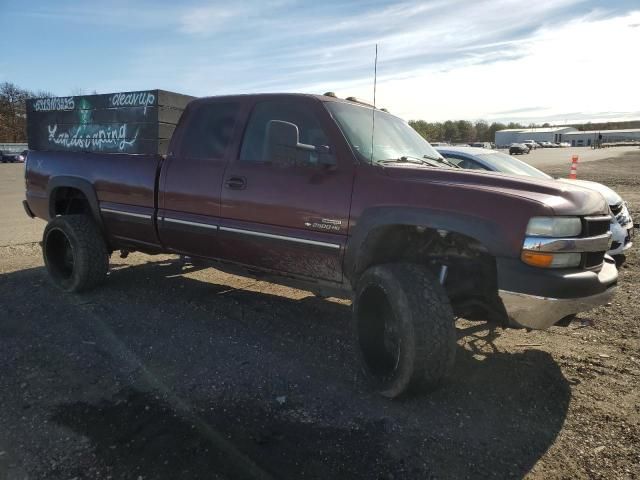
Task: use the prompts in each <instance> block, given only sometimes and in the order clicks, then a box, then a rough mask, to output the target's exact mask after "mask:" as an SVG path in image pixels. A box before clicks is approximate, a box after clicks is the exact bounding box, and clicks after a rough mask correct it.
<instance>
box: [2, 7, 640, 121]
mask: <svg viewBox="0 0 640 480" xmlns="http://www.w3.org/2000/svg"><path fill="white" fill-rule="evenodd" d="M0 20H1V22H0V23H1V24H2V34H1V35H0V52H2V54H0V82H2V81H9V82H13V83H16V84H17V85H18V86H20V87H23V88H28V89H30V90H45V91H49V92H53V93H54V94H56V95H69V94H73V93H77V92H81V91H84V92H87V93H88V92H92V91H94V90H95V91H98V92H99V93H109V92H118V91H132V90H146V89H155V88H161V89H165V90H171V91H176V92H180V93H186V94H190V95H195V96H208V95H223V94H233V93H251V92H305V93H324V92H326V91H333V92H335V93H336V94H337V95H338V96H339V97H346V96H352V95H353V96H356V97H360V98H362V99H364V100H367V101H372V100H373V73H374V58H375V45H376V44H378V64H377V88H376V104H377V105H378V106H380V107H385V108H387V109H389V110H390V111H391V112H392V113H394V114H396V115H399V116H400V117H403V118H405V119H407V120H409V119H424V120H428V121H443V120H447V119H466V120H480V119H484V120H487V121H490V122H491V121H503V122H507V121H517V122H522V123H525V124H529V123H531V122H536V123H543V122H550V123H554V124H559V125H561V124H564V123H567V122H584V121H588V120H590V121H606V120H631V119H640V91H639V89H640V61H639V60H638V59H639V57H638V52H639V51H640V0H609V1H590V0H546V1H531V0H495V1H482V0H423V1H399V2H390V1H384V0H373V1H367V2H365V1H351V2H349V1H334V0H324V1H320V0H315V1H294V0H262V1H258V0H256V1H252V0H250V1H246V2H243V1H240V0H237V1H224V2H222V1H205V0H184V1H180V0H170V1H169V0H155V1H151V0H145V1H135V0H101V1H100V2H93V1H82V2H80V1H69V0H56V1H55V2H52V1H51V0H0Z"/></svg>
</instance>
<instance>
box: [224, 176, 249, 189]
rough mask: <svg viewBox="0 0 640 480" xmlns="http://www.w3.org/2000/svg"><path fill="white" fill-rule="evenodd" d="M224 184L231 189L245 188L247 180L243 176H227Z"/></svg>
mask: <svg viewBox="0 0 640 480" xmlns="http://www.w3.org/2000/svg"><path fill="white" fill-rule="evenodd" d="M226 185H227V188H230V189H232V190H244V189H245V188H247V180H246V179H245V178H244V177H229V178H228V179H227V182H226Z"/></svg>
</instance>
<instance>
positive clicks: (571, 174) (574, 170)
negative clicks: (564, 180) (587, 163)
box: [569, 155, 578, 180]
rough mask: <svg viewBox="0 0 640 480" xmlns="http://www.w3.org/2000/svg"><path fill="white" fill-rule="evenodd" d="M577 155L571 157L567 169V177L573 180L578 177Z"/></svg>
mask: <svg viewBox="0 0 640 480" xmlns="http://www.w3.org/2000/svg"><path fill="white" fill-rule="evenodd" d="M577 173H578V155H574V156H572V157H571V169H570V170H569V178H571V179H573V180H575V179H576V178H578V175H577Z"/></svg>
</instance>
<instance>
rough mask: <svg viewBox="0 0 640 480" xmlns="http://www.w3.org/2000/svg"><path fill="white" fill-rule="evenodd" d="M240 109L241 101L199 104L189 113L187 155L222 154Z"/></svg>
mask: <svg viewBox="0 0 640 480" xmlns="http://www.w3.org/2000/svg"><path fill="white" fill-rule="evenodd" d="M239 110H240V104H239V103H238V102H219V103H210V104H204V105H201V106H199V107H197V110H196V111H194V112H193V113H192V114H191V115H190V116H189V123H188V124H187V127H186V130H185V133H184V136H183V138H182V144H181V148H180V151H181V153H182V155H183V156H185V157H195V158H222V157H223V156H224V152H225V150H226V148H227V146H228V145H229V141H230V140H231V136H232V135H233V127H234V125H235V122H236V118H237V116H238V112H239Z"/></svg>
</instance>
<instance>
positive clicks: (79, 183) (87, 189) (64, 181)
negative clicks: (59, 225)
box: [47, 175, 103, 229]
mask: <svg viewBox="0 0 640 480" xmlns="http://www.w3.org/2000/svg"><path fill="white" fill-rule="evenodd" d="M63 187H67V188H75V189H77V190H80V191H81V192H82V194H83V195H84V196H85V197H86V199H87V201H88V202H89V207H90V209H91V215H92V216H93V219H94V220H95V221H96V223H97V224H98V226H99V227H100V229H102V228H103V224H102V216H101V215H100V204H99V203H98V195H97V194H96V191H95V188H94V187H93V185H92V184H91V182H89V181H88V180H86V179H84V178H80V177H71V176H65V175H61V176H57V177H53V178H51V179H50V180H49V183H48V184H47V199H48V201H49V219H51V218H54V217H55V213H54V207H55V204H54V202H53V201H52V196H53V193H54V192H55V190H56V189H58V188H63Z"/></svg>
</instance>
